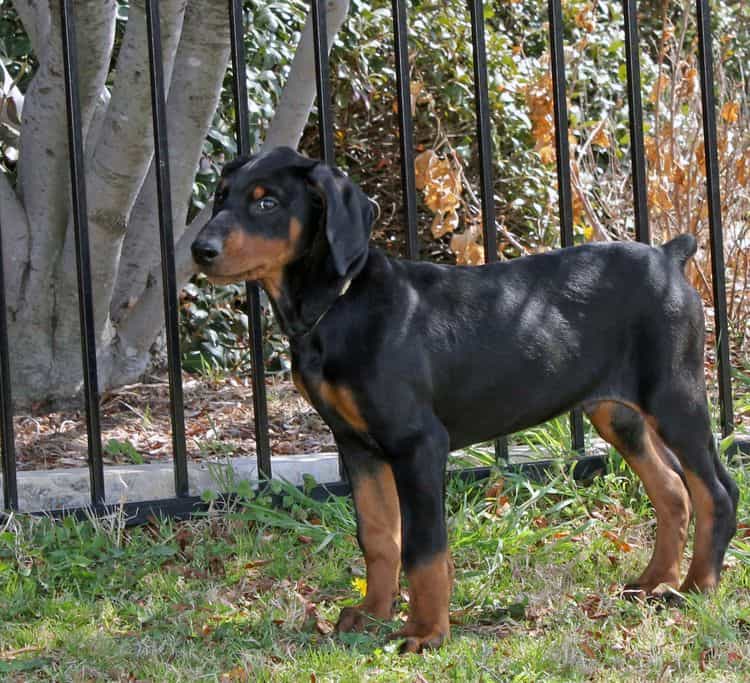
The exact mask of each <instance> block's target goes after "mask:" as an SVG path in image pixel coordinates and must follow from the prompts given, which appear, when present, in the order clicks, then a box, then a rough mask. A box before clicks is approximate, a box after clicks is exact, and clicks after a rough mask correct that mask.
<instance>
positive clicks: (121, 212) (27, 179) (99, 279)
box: [0, 0, 349, 404]
mask: <svg viewBox="0 0 750 683" xmlns="http://www.w3.org/2000/svg"><path fill="white" fill-rule="evenodd" d="M73 5H74V13H75V23H76V34H77V39H78V61H79V74H78V84H79V88H80V97H81V113H82V121H83V134H84V140H85V161H86V187H87V199H88V209H89V212H88V223H89V226H88V229H89V243H90V248H91V271H92V285H93V292H94V302H93V304H94V312H95V324H96V336H97V355H98V360H99V383H100V388H101V389H102V390H104V389H106V388H108V387H112V386H116V385H118V384H122V383H127V382H131V381H135V380H137V379H139V378H140V377H141V376H142V375H143V373H144V371H145V370H147V369H148V368H149V365H150V363H151V361H152V356H151V352H152V347H153V346H154V342H155V340H156V339H157V337H158V335H159V333H160V332H161V329H162V325H163V323H162V321H163V313H162V292H161V272H160V265H159V237H158V221H157V209H156V192H155V183H154V168H153V133H152V126H151V110H150V84H149V77H148V61H147V60H148V56H147V55H148V53H147V45H146V24H145V10H144V0H131V3H130V6H129V18H128V23H127V27H126V31H125V35H124V37H123V41H122V45H121V47H120V51H119V55H118V59H117V64H116V70H115V72H114V74H115V80H114V83H113V85H112V87H111V92H110V88H108V87H106V81H107V78H108V76H109V72H110V60H111V56H112V49H113V44H114V35H115V16H116V9H117V4H116V0H98V2H91V1H90V0H75V2H74V3H73ZM348 5H349V2H348V0H330V1H329V3H328V9H329V14H328V17H329V19H328V35H329V44H330V43H332V42H333V38H334V36H335V34H336V33H337V31H338V29H339V28H340V26H341V24H342V22H343V20H344V18H345V16H346V13H347V9H348ZM14 6H15V7H16V9H17V11H18V14H19V17H20V18H21V19H22V21H23V22H24V25H25V27H26V29H27V32H28V34H29V37H30V39H31V42H32V45H33V46H34V50H35V52H36V56H37V58H38V60H39V68H38V70H37V72H36V74H35V75H34V78H33V80H32V82H31V84H30V86H29V89H28V92H27V93H26V94H25V101H24V108H23V119H22V125H21V143H20V149H19V164H18V178H17V186H16V187H15V188H14V187H12V185H11V183H10V182H9V180H8V178H7V177H6V176H4V175H2V176H0V226H1V227H2V241H3V255H4V259H5V280H6V297H7V302H8V311H9V327H10V335H11V346H12V348H13V350H14V351H15V352H14V353H13V354H12V368H11V372H12V379H13V387H14V398H15V399H16V400H17V401H18V403H19V404H27V403H29V402H31V401H39V400H45V399H52V400H55V399H65V398H69V397H71V396H73V395H75V394H76V393H77V392H78V391H79V389H80V384H81V378H82V372H81V351H80V324H79V318H78V300H77V276H76V263H75V250H74V233H73V228H72V221H71V207H70V181H69V173H68V153H67V150H68V140H67V128H66V114H65V103H64V83H63V71H62V55H61V38H60V0H49V2H39V1H38V0H14ZM159 8H160V15H161V31H162V49H163V55H162V56H163V60H164V71H165V82H166V83H167V84H168V97H167V114H168V117H167V121H168V139H169V145H170V171H171V181H172V188H171V190H172V200H173V206H172V213H173V218H174V226H175V229H174V232H175V235H174V238H175V243H176V252H177V259H176V260H177V262H176V270H177V276H178V281H179V283H180V285H181V284H182V283H184V282H185V281H186V280H187V279H188V278H189V277H190V275H191V273H192V263H191V259H190V255H189V246H190V243H191V242H192V239H193V237H194V236H195V234H197V232H198V231H199V229H200V228H201V227H202V225H203V223H204V222H205V220H206V219H207V216H208V215H209V213H210V210H205V211H203V212H201V214H200V215H199V216H198V217H197V218H196V219H195V220H194V221H193V222H192V224H191V225H189V226H188V225H186V224H185V220H186V215H187V207H188V203H189V197H190V192H191V189H192V183H193V179H194V175H195V169H196V167H197V164H198V162H199V159H200V155H201V148H202V144H203V140H204V139H205V135H206V133H207V131H208V128H209V125H210V123H211V119H212V116H213V113H214V111H215V108H216V105H217V102H218V98H219V96H220V93H221V87H222V80H223V76H224V73H225V70H226V66H227V61H228V54H229V21H228V13H227V1H226V0H160V3H159ZM314 98H315V85H314V60H313V53H312V30H311V22H310V17H308V20H307V23H306V25H305V29H304V31H303V34H302V38H301V41H300V45H299V46H298V49H297V54H296V56H295V59H294V62H293V66H292V69H291V73H290V76H289V82H288V84H287V87H286V88H285V90H284V93H283V95H282V99H281V104H280V107H279V111H278V112H277V115H276V117H275V118H274V121H273V122H272V124H271V126H270V129H269V134H268V140H267V144H268V145H277V144H287V145H291V146H296V145H297V143H298V141H299V139H300V137H301V135H302V131H303V129H304V125H305V123H306V121H307V116H308V113H309V111H310V108H311V106H312V104H313V101H314ZM21 349H22V350H23V351H22V352H20V350H21Z"/></svg>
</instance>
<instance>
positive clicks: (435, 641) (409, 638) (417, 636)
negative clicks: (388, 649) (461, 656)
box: [388, 624, 448, 655]
mask: <svg viewBox="0 0 750 683" xmlns="http://www.w3.org/2000/svg"><path fill="white" fill-rule="evenodd" d="M402 638H403V640H404V642H403V643H401V645H400V647H399V649H398V651H399V653H400V654H402V655H403V654H407V653H409V652H417V653H419V652H422V651H424V650H436V649H437V648H439V647H440V646H441V645H442V644H443V643H444V642H445V640H447V638H448V632H447V631H442V630H440V629H437V628H436V629H433V630H430V631H428V632H426V633H417V632H415V629H413V628H410V627H409V625H408V624H407V625H406V626H405V627H404V628H402V629H400V630H398V631H396V632H395V633H391V635H389V636H388V640H401V639H402Z"/></svg>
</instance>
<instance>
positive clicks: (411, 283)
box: [192, 148, 737, 651]
mask: <svg viewBox="0 0 750 683" xmlns="http://www.w3.org/2000/svg"><path fill="white" fill-rule="evenodd" d="M214 201H215V203H214V209H213V218H212V219H211V221H210V222H209V223H208V224H207V225H206V226H205V227H204V228H203V230H202V231H201V233H200V234H199V235H198V237H197V238H196V240H195V242H194V243H193V246H192V249H193V255H194V258H195V261H196V263H197V264H198V267H199V268H200V269H201V270H202V271H203V272H204V273H205V274H206V275H208V276H209V277H210V278H212V279H213V280H214V281H219V282H221V281H225V282H226V281H240V280H248V279H249V280H258V281H260V283H262V285H263V287H264V288H265V290H266V292H267V293H268V296H269V297H270V299H271V302H272V304H273V307H274V310H275V312H276V315H277V316H278V319H279V321H280V323H281V326H282V328H283V330H284V331H285V333H286V334H287V335H288V336H289V339H290V342H291V353H292V361H293V374H294V381H295V383H296V385H297V387H298V388H299V390H300V392H301V393H302V394H303V395H304V396H305V398H306V399H307V400H309V401H310V403H312V405H313V406H314V407H315V408H316V409H317V410H318V411H319V412H320V414H321V415H322V416H323V418H324V419H325V421H326V422H327V423H328V424H329V425H330V427H331V429H332V430H333V433H334V436H335V438H336V443H337V445H338V448H339V452H340V454H341V456H342V458H343V462H344V465H345V467H346V470H347V473H348V476H349V479H350V481H351V484H352V489H353V496H354V503H355V506H356V509H357V522H358V537H359V543H360V545H361V547H362V550H363V552H364V557H365V562H366V565H367V594H366V596H365V598H364V601H363V602H362V604H361V605H359V606H358V607H348V608H346V609H344V610H343V611H342V613H341V616H340V617H339V621H338V629H339V630H340V631H349V630H356V629H361V628H363V626H364V625H365V623H366V621H367V617H368V615H373V616H375V617H377V618H380V619H388V618H391V617H392V610H393V602H394V597H395V596H396V595H397V591H398V583H399V571H400V566H401V562H402V561H403V564H404V567H405V569H406V574H407V578H408V581H409V588H410V590H409V593H410V598H411V599H410V604H409V616H408V620H407V622H406V624H405V626H404V628H403V629H402V630H401V631H399V633H398V635H399V636H400V637H404V638H405V639H406V640H405V643H404V644H403V646H402V647H403V649H404V650H406V651H418V650H421V649H422V648H424V647H435V646H438V645H439V644H440V643H441V642H442V641H443V640H444V639H445V638H446V637H447V636H448V632H449V620H448V606H449V601H450V594H451V585H452V576H453V568H452V562H451V559H450V556H449V553H448V547H447V539H446V524H445V517H444V515H445V512H444V479H445V470H446V461H447V458H448V453H449V451H451V450H452V449H457V448H461V447H463V446H466V445H468V444H472V443H476V442H480V441H488V440H490V439H493V438H495V437H497V436H500V435H502V434H508V433H511V432H514V431H517V430H520V429H524V428H526V427H529V426H531V425H535V424H538V423H540V422H542V421H544V420H547V419H548V418H551V417H554V416H555V415H559V414H560V413H563V412H564V411H567V410H570V409H571V408H573V407H575V406H581V407H582V408H583V410H584V411H585V412H586V414H587V415H588V416H589V418H590V419H591V422H592V423H593V424H594V426H595V427H596V429H597V430H598V432H599V433H600V434H601V436H602V437H603V438H604V439H606V440H607V441H608V442H609V443H610V444H612V445H613V446H614V447H615V448H616V449H617V450H618V451H620V453H622V455H623V457H624V458H625V459H626V460H627V462H628V463H629V464H630V466H631V467H632V468H633V469H634V470H635V471H636V472H637V473H638V475H639V476H640V478H641V479H642V480H643V483H644V485H645V488H646V491H647V493H648V495H649V497H650V499H651V501H652V503H653V505H654V508H655V512H656V519H657V530H656V546H655V549H654V553H653V557H652V558H651V561H650V562H649V564H648V567H646V569H645V571H644V572H643V573H642V574H641V576H640V577H639V578H638V579H637V580H636V581H635V582H634V583H635V586H636V587H637V588H638V589H640V590H642V591H643V592H644V593H646V594H649V593H652V592H654V591H655V590H656V589H657V587H658V586H660V585H661V584H668V585H669V586H672V587H675V588H677V587H678V586H679V587H680V590H706V589H710V588H712V587H713V586H715V585H716V583H717V581H718V579H719V574H720V572H721V569H722V561H723V557H724V552H725V550H726V548H727V545H728V544H729V541H730V539H731V537H732V535H733V534H734V531H735V526H736V522H735V519H736V507H737V487H736V485H735V483H734V482H733V481H732V479H731V478H730V477H729V475H728V474H727V472H726V470H725V469H724V467H723V466H722V464H721V462H720V461H719V459H718V457H717V453H716V448H715V444H714V437H713V435H712V433H711V427H710V423H709V413H708V409H707V400H706V389H705V382H704V375H703V339H704V329H703V312H702V308H701V301H700V299H699V297H698V295H697V293H696V292H695V290H694V289H693V288H692V287H691V286H690V285H689V284H688V282H687V280H686V279H685V277H684V274H683V268H684V266H685V263H686V261H687V260H688V259H689V258H690V257H691V256H692V255H693V254H694V252H695V249H696V243H695V239H694V238H693V237H692V236H689V235H683V236H680V237H677V238H676V239H674V240H672V241H671V242H669V243H667V244H665V245H663V246H662V247H657V248H652V247H648V246H645V245H642V244H635V243H608V244H589V245H585V246H580V247H574V248H571V249H561V250H558V251H553V252H550V253H545V254H540V255H535V256H529V257H525V258H519V259H516V260H512V261H509V262H505V263H498V264H492V265H486V266H479V267H458V266H444V265H435V264H429V263H414V262H411V261H404V260H398V259H393V258H389V257H387V256H385V255H384V254H383V253H381V252H380V251H378V250H376V249H374V248H370V247H369V246H368V239H369V235H370V227H371V223H372V220H373V212H372V209H371V205H370V202H369V201H368V199H367V197H366V196H365V195H364V194H363V193H362V191H361V190H360V189H359V188H358V187H357V186H356V185H354V184H353V183H352V182H351V181H350V180H349V179H348V178H347V177H346V176H345V175H343V174H342V173H341V172H339V171H337V170H334V169H332V168H330V167H328V166H326V165H325V164H323V163H321V162H318V161H314V160H311V159H307V158H305V157H303V156H300V155H298V154H297V153H296V152H294V151H292V150H291V149H287V148H279V149H275V150H273V151H271V152H270V153H268V154H266V155H264V156H260V157H254V158H251V159H250V160H247V159H244V160H239V161H236V162H233V163H231V164H229V165H227V167H226V168H225V169H224V172H223V174H222V179H221V182H220V184H219V187H218V189H217V191H216V196H215V200H214ZM691 501H692V508H693V510H694V512H695V527H696V529H695V549H694V553H693V558H692V562H691V564H690V569H689V571H688V573H687V576H686V578H685V579H684V581H683V582H682V584H680V582H679V573H680V560H681V558H682V555H683V550H684V547H685V542H686V539H687V530H688V522H689V519H690V513H691V511H690V508H691Z"/></svg>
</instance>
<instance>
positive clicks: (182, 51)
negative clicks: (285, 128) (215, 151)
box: [111, 0, 230, 321]
mask: <svg viewBox="0 0 750 683" xmlns="http://www.w3.org/2000/svg"><path fill="white" fill-rule="evenodd" d="M229 44H230V33H229V18H228V13H227V2H226V1H225V0H213V2H205V1H204V2H202V3H201V4H200V7H198V5H196V4H191V5H189V6H188V9H187V11H186V13H185V22H184V26H183V30H182V36H181V38H180V45H179V47H178V50H177V57H176V59H175V68H174V74H173V76H172V83H171V86H170V88H169V96H168V98H167V137H168V140H169V147H170V149H172V150H179V154H174V155H171V156H170V158H169V174H170V179H171V190H172V219H173V222H174V238H175V241H176V240H178V239H179V238H180V236H181V235H182V233H183V232H184V231H185V229H186V225H185V222H186V218H187V211H188V205H189V202H187V201H185V198H186V197H189V196H190V192H191V189H192V186H193V181H194V179H195V169H196V168H197V166H198V163H199V162H200V158H201V153H202V149H203V141H204V139H205V135H206V131H207V130H208V128H209V126H210V125H211V120H212V118H213V115H214V112H215V111H216V106H217V104H218V101H219V97H220V95H221V87H220V84H221V83H222V80H223V78H224V73H225V72H226V68H227V61H228V59H229ZM197 55H200V56H199V57H198V56H197ZM159 259H160V248H159V221H158V211H157V202H156V179H155V174H154V166H153V162H152V164H151V168H150V169H149V173H148V176H147V177H146V181H145V182H144V183H143V187H142V188H141V191H140V194H139V195H138V199H137V201H136V204H135V208H134V209H133V213H132V217H131V220H130V222H129V224H128V229H127V233H126V236H125V243H124V245H123V250H122V258H121V260H120V266H119V273H118V280H117V285H116V288H115V291H114V295H113V298H112V304H111V316H112V318H113V319H114V320H115V321H118V320H119V319H120V318H121V317H122V316H127V314H128V308H129V307H130V306H131V305H132V302H134V301H137V300H138V299H139V298H140V297H141V296H142V295H143V292H144V291H145V290H146V288H147V287H149V286H152V285H153V278H151V277H150V275H151V273H152V272H157V273H158V272H159Z"/></svg>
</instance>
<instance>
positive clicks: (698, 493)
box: [680, 469, 719, 591]
mask: <svg viewBox="0 0 750 683" xmlns="http://www.w3.org/2000/svg"><path fill="white" fill-rule="evenodd" d="M685 479H687V483H688V488H689V489H690V497H691V498H692V501H693V508H694V510H695V541H694V543H693V560H692V562H691V563H690V569H688V573H687V576H686V577H685V581H684V582H683V584H682V587H681V588H680V590H682V591H694V590H699V591H706V590H710V589H712V588H714V587H715V586H716V584H717V583H718V581H719V577H718V576H717V575H716V571H715V568H714V563H713V559H712V556H713V550H714V546H715V542H714V537H713V535H714V525H715V523H716V519H715V514H714V499H713V497H712V496H711V492H710V491H709V490H708V488H707V487H706V484H705V483H704V482H703V480H702V479H701V478H700V477H699V476H698V475H697V474H695V473H694V472H691V471H690V470H687V469H686V470H685Z"/></svg>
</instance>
